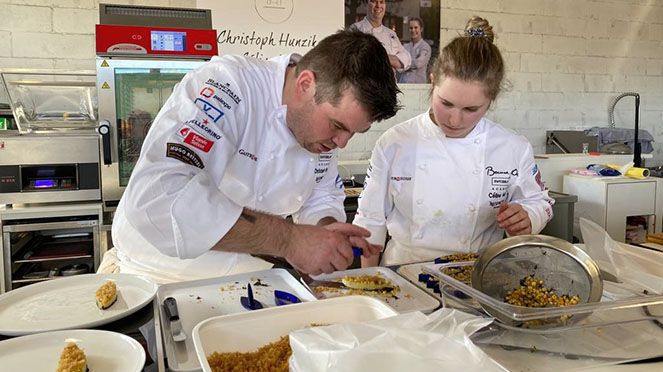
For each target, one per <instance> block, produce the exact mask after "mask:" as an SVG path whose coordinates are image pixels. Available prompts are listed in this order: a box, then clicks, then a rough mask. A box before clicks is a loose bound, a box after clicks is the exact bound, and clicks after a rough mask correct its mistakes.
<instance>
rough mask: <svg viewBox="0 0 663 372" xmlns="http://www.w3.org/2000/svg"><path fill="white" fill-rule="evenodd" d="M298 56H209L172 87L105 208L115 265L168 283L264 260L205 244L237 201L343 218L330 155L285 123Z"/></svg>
mask: <svg viewBox="0 0 663 372" xmlns="http://www.w3.org/2000/svg"><path fill="white" fill-rule="evenodd" d="M299 58H300V57H299V56H298V55H291V56H281V57H276V58H273V59H271V60H268V61H263V60H257V59H252V58H246V57H241V56H222V57H214V58H213V59H212V60H211V61H210V62H209V63H206V64H205V65H203V66H201V67H200V68H198V69H196V70H194V71H192V72H190V73H189V74H187V75H186V76H185V77H184V79H183V80H182V81H181V82H180V83H179V84H178V85H177V86H176V87H175V89H174V91H173V93H172V95H171V96H170V98H169V99H168V100H167V101H166V103H165V104H164V106H163V108H162V109H161V111H160V112H159V114H158V115H157V117H156V118H155V120H154V124H153V125H152V127H151V129H150V131H149V133H148V135H147V137H146V138H145V142H144V144H143V147H142V150H141V154H140V158H139V160H138V162H137V164H136V167H135V168H134V170H133V173H132V175H131V178H130V180H129V184H128V185H127V188H126V190H125V192H124V195H123V197H122V199H121V200H120V203H119V205H118V208H117V211H116V213H115V218H114V221H113V230H112V233H113V242H114V243H115V246H116V247H117V248H118V252H117V255H118V257H119V259H120V271H121V272H130V273H140V274H145V275H149V276H151V277H152V278H154V279H155V280H157V281H159V282H172V281H180V280H191V279H198V278H205V277H212V276H221V275H228V274H233V273H239V272H247V271H255V270H261V269H267V268H269V267H271V264H269V263H267V262H265V261H263V260H261V259H258V258H255V257H252V256H250V255H248V254H243V253H233V252H219V251H211V250H210V248H212V246H214V245H215V244H216V243H217V242H218V241H219V240H220V239H221V238H222V237H223V236H224V235H225V234H226V233H227V232H228V231H229V230H230V229H231V228H232V226H233V225H234V224H235V222H236V221H237V219H238V218H239V216H240V213H241V212H242V208H243V207H247V208H249V209H252V210H256V211H262V212H267V213H270V214H273V215H279V216H282V217H284V218H285V217H286V216H288V215H292V216H293V220H294V221H295V222H296V223H305V224H315V223H317V222H318V221H319V220H320V219H321V218H323V217H326V216H331V217H334V218H336V219H337V220H339V221H345V218H346V215H345V212H344V209H343V199H344V192H343V184H342V182H341V180H340V177H338V171H337V154H336V152H335V151H334V152H328V153H322V154H314V153H310V152H308V151H307V150H305V149H304V148H303V147H301V146H300V145H299V143H298V142H297V141H296V139H295V137H294V136H293V134H292V132H291V131H290V130H289V129H288V127H287V125H286V110H287V107H286V106H285V105H283V103H282V98H283V97H282V95H283V85H284V81H285V71H286V67H287V66H288V65H289V64H290V63H293V62H296V61H298V60H299ZM311 249H315V247H311Z"/></svg>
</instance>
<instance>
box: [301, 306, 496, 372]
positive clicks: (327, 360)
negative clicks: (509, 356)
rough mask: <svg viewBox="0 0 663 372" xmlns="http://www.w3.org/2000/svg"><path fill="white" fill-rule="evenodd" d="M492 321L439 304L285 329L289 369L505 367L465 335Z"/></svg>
mask: <svg viewBox="0 0 663 372" xmlns="http://www.w3.org/2000/svg"><path fill="white" fill-rule="evenodd" d="M491 322H492V320H491V319H486V318H482V317H477V316H474V315H470V314H467V313H464V312H461V311H457V310H452V309H440V310H438V311H436V312H434V313H432V314H430V315H428V316H427V315H424V314H423V313H421V312H413V313H408V314H402V315H398V316H394V317H391V318H386V319H380V320H375V321H370V322H364V323H352V324H337V325H331V326H326V327H313V328H307V329H301V330H298V331H295V332H292V333H290V346H291V347H292V357H291V359H290V370H291V371H306V372H315V371H344V372H350V371H362V372H363V371H367V370H371V371H381V372H382V371H385V372H387V371H398V372H401V371H408V372H416V371H459V370H462V371H464V372H470V371H505V369H504V368H502V367H501V366H500V365H499V364H497V363H496V362H495V361H493V360H492V359H491V358H490V357H489V356H488V355H487V354H485V353H484V352H483V351H482V350H481V349H479V348H478V347H477V346H476V345H474V343H473V342H472V341H471V340H470V336H471V335H472V334H474V333H475V332H477V331H478V330H479V329H481V328H483V327H485V326H487V325H488V324H490V323H491ZM369 367H370V368H369ZM367 368H368V369H367Z"/></svg>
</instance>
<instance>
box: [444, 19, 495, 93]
mask: <svg viewBox="0 0 663 372" xmlns="http://www.w3.org/2000/svg"><path fill="white" fill-rule="evenodd" d="M494 39H495V33H494V32H493V27H492V26H491V25H490V24H489V23H488V21H487V20H485V19H483V18H481V17H477V16H474V17H472V18H470V20H469V21H467V24H466V25H465V34H464V35H462V36H458V37H456V38H454V39H453V40H451V42H449V44H447V45H446V46H445V47H444V48H443V49H442V51H441V52H440V55H439V56H438V57H437V59H436V60H435V64H434V65H433V69H432V75H433V78H432V80H433V86H435V85H438V84H440V83H441V81H442V79H444V77H454V78H456V79H459V80H462V81H468V82H471V81H478V82H480V83H483V84H484V85H485V87H486V96H487V97H488V98H490V99H491V101H492V100H495V98H497V95H498V94H499V93H500V90H501V86H502V80H503V79H504V60H503V59H502V54H501V53H500V50H499V49H498V48H497V46H495V44H493V40H494Z"/></svg>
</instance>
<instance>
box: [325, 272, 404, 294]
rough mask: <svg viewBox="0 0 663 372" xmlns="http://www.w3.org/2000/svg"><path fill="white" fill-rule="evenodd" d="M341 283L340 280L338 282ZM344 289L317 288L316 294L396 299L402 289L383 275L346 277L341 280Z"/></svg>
mask: <svg viewBox="0 0 663 372" xmlns="http://www.w3.org/2000/svg"><path fill="white" fill-rule="evenodd" d="M337 281H339V280H337ZM340 283H343V286H344V287H345V288H343V287H341V288H337V287H326V286H317V287H314V288H313V290H314V291H315V292H316V293H321V292H325V293H338V294H343V295H378V296H392V297H396V293H398V292H399V291H400V290H401V288H400V287H399V286H397V285H396V284H394V283H393V282H391V281H390V280H389V279H387V278H385V277H383V276H381V275H379V274H378V275H354V276H350V275H346V276H344V277H343V278H341V279H340Z"/></svg>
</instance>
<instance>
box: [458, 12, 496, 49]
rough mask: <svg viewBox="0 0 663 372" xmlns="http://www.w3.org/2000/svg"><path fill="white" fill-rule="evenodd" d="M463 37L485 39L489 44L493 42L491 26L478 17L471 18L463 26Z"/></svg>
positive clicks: (493, 35) (493, 34) (493, 36)
mask: <svg viewBox="0 0 663 372" xmlns="http://www.w3.org/2000/svg"><path fill="white" fill-rule="evenodd" d="M465 36H467V37H480V38H486V39H488V40H489V41H490V42H491V43H492V42H493V41H494V40H495V33H494V32H493V26H491V25H490V23H488V21H487V20H485V19H483V18H481V17H479V16H473V17H472V18H470V19H469V20H468V21H467V24H466V25H465Z"/></svg>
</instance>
